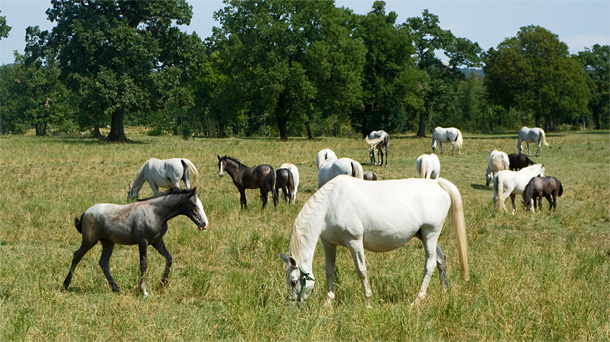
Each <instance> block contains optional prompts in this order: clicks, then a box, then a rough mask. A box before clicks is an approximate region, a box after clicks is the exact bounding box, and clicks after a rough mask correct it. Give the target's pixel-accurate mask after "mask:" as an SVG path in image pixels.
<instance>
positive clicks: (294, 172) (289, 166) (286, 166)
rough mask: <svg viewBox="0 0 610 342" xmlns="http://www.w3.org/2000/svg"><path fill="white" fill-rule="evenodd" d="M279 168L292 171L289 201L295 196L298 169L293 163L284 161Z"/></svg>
mask: <svg viewBox="0 0 610 342" xmlns="http://www.w3.org/2000/svg"><path fill="white" fill-rule="evenodd" d="M280 169H288V170H289V171H290V173H292V180H293V181H294V190H293V191H292V197H291V201H292V204H294V201H295V200H296V197H297V190H298V189H299V169H298V168H297V167H296V165H294V164H290V163H284V164H282V165H281V166H280Z"/></svg>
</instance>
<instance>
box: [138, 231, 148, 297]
mask: <svg viewBox="0 0 610 342" xmlns="http://www.w3.org/2000/svg"><path fill="white" fill-rule="evenodd" d="M147 249H148V242H147V241H146V240H144V241H140V242H139V243H138V250H139V251H140V290H141V291H142V294H143V295H144V297H148V292H147V291H146V283H145V279H146V268H147V266H148V264H147V262H146V250H147Z"/></svg>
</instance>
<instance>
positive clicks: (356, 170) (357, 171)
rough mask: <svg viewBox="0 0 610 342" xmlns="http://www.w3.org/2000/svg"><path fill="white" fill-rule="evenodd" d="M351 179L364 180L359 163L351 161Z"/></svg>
mask: <svg viewBox="0 0 610 342" xmlns="http://www.w3.org/2000/svg"><path fill="white" fill-rule="evenodd" d="M351 164H352V177H356V178H358V179H364V170H363V169H362V165H360V163H359V162H357V161H355V160H352V161H351Z"/></svg>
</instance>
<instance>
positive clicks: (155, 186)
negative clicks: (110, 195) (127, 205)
mask: <svg viewBox="0 0 610 342" xmlns="http://www.w3.org/2000/svg"><path fill="white" fill-rule="evenodd" d="M198 177H199V171H197V168H196V167H195V165H193V163H191V161H190V160H188V159H184V158H171V159H165V160H161V159H157V158H150V159H149V160H147V161H146V162H145V163H144V165H142V167H140V169H139V170H138V172H137V173H136V177H135V178H134V180H133V183H129V189H128V190H127V200H128V201H129V200H133V199H137V198H138V196H139V193H140V188H141V187H142V184H143V183H144V182H145V181H146V182H148V185H150V187H151V188H152V191H153V192H154V194H155V196H156V195H158V194H159V188H160V187H161V188H174V189H180V181H184V185H185V186H186V188H187V189H190V188H191V183H192V182H196V181H197V178H198Z"/></svg>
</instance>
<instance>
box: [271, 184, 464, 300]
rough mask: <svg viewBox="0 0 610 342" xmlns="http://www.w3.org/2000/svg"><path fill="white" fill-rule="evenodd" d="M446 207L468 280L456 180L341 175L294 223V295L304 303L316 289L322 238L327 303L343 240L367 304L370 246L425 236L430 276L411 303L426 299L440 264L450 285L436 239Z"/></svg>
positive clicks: (289, 270)
mask: <svg viewBox="0 0 610 342" xmlns="http://www.w3.org/2000/svg"><path fill="white" fill-rule="evenodd" d="M448 213H451V215H452V220H451V222H453V226H454V229H455V231H456V234H455V235H456V236H457V242H458V243H457V244H458V255H459V260H460V264H461V268H462V277H463V278H464V279H465V280H468V256H467V246H466V225H465V222H464V213H463V208H462V198H461V196H460V193H459V191H458V189H457V188H456V187H455V185H453V184H452V183H451V182H449V181H448V180H445V179H443V178H437V179H435V180H427V179H416V178H411V179H401V180H387V181H378V182H367V181H364V180H359V179H354V178H353V177H344V176H339V177H336V178H335V179H333V180H332V181H330V182H328V183H327V184H326V185H325V186H324V187H322V188H321V189H320V190H318V191H317V192H316V193H315V194H314V195H313V196H312V197H311V198H310V199H309V200H308V201H307V202H306V203H305V205H304V206H303V209H301V212H300V213H299V215H298V216H297V219H296V221H295V222H294V226H293V228H292V236H291V238H290V250H289V254H288V256H286V255H284V254H282V255H281V257H282V259H283V260H284V261H285V262H286V283H287V286H288V299H289V300H296V301H302V300H304V299H305V298H307V296H308V294H309V292H310V291H311V290H312V289H313V286H314V277H313V274H312V262H313V254H314V252H315V248H316V244H317V241H318V239H321V240H322V246H323V247H324V254H325V256H326V287H327V291H328V293H327V297H326V304H327V305H331V304H332V300H333V299H334V298H335V293H334V274H335V257H336V254H337V246H345V247H347V248H348V249H349V250H350V252H351V254H352V258H353V260H354V264H355V265H356V271H357V272H358V276H359V277H360V280H361V281H362V285H363V286H364V295H365V297H366V304H367V306H370V297H371V295H372V292H371V288H370V286H369V281H368V277H367V271H366V264H365V261H364V250H365V249H367V250H369V251H372V252H387V251H391V250H393V249H396V248H398V247H400V246H403V245H404V244H406V243H407V242H408V241H409V240H411V239H412V238H413V237H417V238H419V239H420V240H421V241H422V243H423V245H424V250H425V255H426V262H425V267H424V270H425V274H424V279H423V281H422V284H421V287H420V290H419V293H418V295H417V299H415V302H414V303H413V304H416V303H418V302H419V301H421V300H422V299H424V297H425V295H426V290H427V288H428V284H429V283H430V278H431V277H432V273H433V271H434V268H435V267H436V268H437V269H438V271H439V277H440V280H441V284H442V285H443V287H444V288H446V287H447V262H446V257H445V255H444V254H443V252H442V251H441V249H440V247H439V245H438V237H439V235H440V233H441V230H442V228H443V223H444V222H445V218H446V217H447V214H448Z"/></svg>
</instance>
